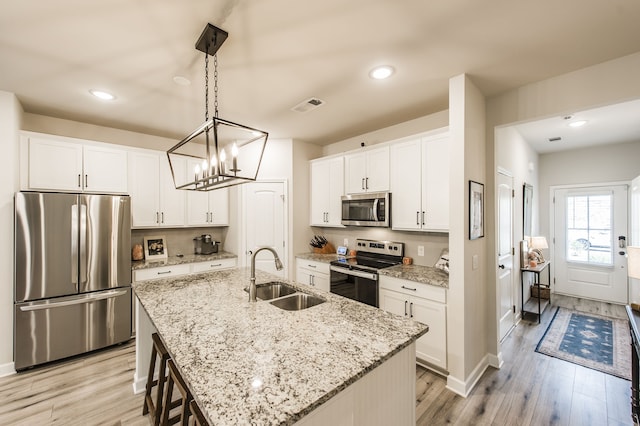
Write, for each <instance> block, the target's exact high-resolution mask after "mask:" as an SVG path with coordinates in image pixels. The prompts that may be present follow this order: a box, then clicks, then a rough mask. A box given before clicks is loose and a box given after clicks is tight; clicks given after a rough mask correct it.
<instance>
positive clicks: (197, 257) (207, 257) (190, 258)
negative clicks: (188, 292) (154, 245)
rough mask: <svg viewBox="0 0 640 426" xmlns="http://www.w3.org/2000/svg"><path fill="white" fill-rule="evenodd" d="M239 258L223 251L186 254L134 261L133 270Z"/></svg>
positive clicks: (132, 263)
mask: <svg viewBox="0 0 640 426" xmlns="http://www.w3.org/2000/svg"><path fill="white" fill-rule="evenodd" d="M236 257H237V256H236V255H235V254H233V253H228V252H226V251H221V252H218V253H213V254H185V255H183V256H182V257H178V256H169V257H167V258H166V259H161V260H160V259H157V260H156V259H153V260H132V261H131V269H132V270H134V271H135V270H137V269H148V268H158V267H160V266H173V265H182V264H184V263H197V262H209V261H211V260H220V259H234V258H236Z"/></svg>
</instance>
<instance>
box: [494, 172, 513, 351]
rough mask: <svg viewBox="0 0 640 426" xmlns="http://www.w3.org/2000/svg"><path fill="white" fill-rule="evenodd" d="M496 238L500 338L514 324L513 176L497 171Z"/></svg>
mask: <svg viewBox="0 0 640 426" xmlns="http://www.w3.org/2000/svg"><path fill="white" fill-rule="evenodd" d="M496 193H497V195H498V217H497V220H498V226H497V229H498V240H497V249H498V254H497V264H498V269H497V270H496V282H497V283H498V297H499V301H500V303H499V309H500V315H499V318H500V340H502V338H504V337H505V336H506V335H507V334H508V333H509V330H511V328H513V326H514V325H515V312H514V308H513V307H514V305H515V303H514V293H515V292H514V276H515V275H514V273H513V178H512V177H511V176H507V175H506V174H503V173H498V188H497V191H496Z"/></svg>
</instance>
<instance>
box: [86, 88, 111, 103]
mask: <svg viewBox="0 0 640 426" xmlns="http://www.w3.org/2000/svg"><path fill="white" fill-rule="evenodd" d="M89 93H91V94H92V95H93V96H95V97H96V98H98V99H102V100H103V101H112V100H114V99H115V98H116V97H115V96H114V95H112V94H111V93H109V92H105V91H104V90H94V89H91V90H89Z"/></svg>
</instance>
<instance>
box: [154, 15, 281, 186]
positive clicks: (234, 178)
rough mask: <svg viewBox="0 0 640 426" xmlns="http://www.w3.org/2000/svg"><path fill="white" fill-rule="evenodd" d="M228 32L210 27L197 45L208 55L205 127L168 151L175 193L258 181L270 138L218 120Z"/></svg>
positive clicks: (198, 129)
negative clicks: (222, 54) (211, 78)
mask: <svg viewBox="0 0 640 426" xmlns="http://www.w3.org/2000/svg"><path fill="white" fill-rule="evenodd" d="M227 37H228V34H227V32H226V31H224V30H221V29H220V28H217V27H215V26H213V25H211V24H207V26H206V27H205V29H204V31H203V32H202V34H201V35H200V38H199V39H198V41H197V43H196V49H198V50H200V51H201V52H204V54H205V116H204V123H203V124H201V125H200V126H199V127H198V128H197V129H196V130H194V131H193V132H192V133H191V134H190V135H189V136H187V137H186V138H184V139H183V140H181V141H180V142H179V143H178V144H177V145H175V146H174V147H172V148H170V149H169V150H168V151H167V157H168V159H169V166H170V168H171V174H172V175H173V182H174V184H175V187H176V189H186V190H191V191H211V190H214V189H219V188H226V187H228V186H233V185H239V184H242V183H247V182H252V181H255V180H256V178H257V177H258V170H259V169H260V163H261V161H262V155H263V153H264V148H265V146H266V144H267V139H268V137H269V134H268V133H267V132H265V131H262V130H258V129H254V128H251V127H247V126H244V125H242V124H237V123H233V122H231V121H228V120H223V119H221V118H220V117H219V116H218V56H217V51H218V49H219V48H220V46H222V43H224V41H225V40H226V39H227ZM209 56H213V61H214V107H215V110H214V116H213V118H211V119H210V118H209Z"/></svg>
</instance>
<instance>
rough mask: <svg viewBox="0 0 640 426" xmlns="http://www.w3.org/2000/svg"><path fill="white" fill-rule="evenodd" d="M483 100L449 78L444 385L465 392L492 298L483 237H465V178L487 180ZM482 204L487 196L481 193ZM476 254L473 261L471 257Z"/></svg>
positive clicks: (465, 83) (482, 360) (478, 359)
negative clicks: (487, 277)
mask: <svg viewBox="0 0 640 426" xmlns="http://www.w3.org/2000/svg"><path fill="white" fill-rule="evenodd" d="M484 105H485V100H484V96H483V95H482V93H481V92H480V91H479V90H478V88H477V87H476V86H475V85H474V84H473V82H472V81H471V79H469V77H467V76H466V75H464V74H462V75H459V76H456V77H453V78H452V79H450V80H449V131H450V134H451V145H450V152H451V157H452V158H451V173H450V181H451V182H450V185H451V189H450V191H451V195H452V197H451V202H450V211H451V214H450V221H451V222H450V223H451V229H450V233H449V250H450V257H451V264H450V272H449V291H448V293H447V349H448V357H447V360H448V367H449V368H448V369H449V376H448V378H447V387H448V388H450V389H452V390H454V391H455V392H457V393H459V394H462V395H467V394H468V393H469V392H470V391H471V389H472V387H473V386H474V385H475V383H476V381H477V380H478V379H479V377H480V375H481V374H482V372H483V371H484V369H485V368H486V366H487V365H488V364H487V362H486V353H487V348H486V344H485V342H486V341H487V338H486V335H487V333H491V332H495V330H489V329H488V327H487V310H488V309H491V307H490V305H491V304H494V305H495V302H494V301H492V300H491V298H488V297H487V283H486V274H485V271H486V269H485V263H486V262H487V259H486V248H485V247H486V244H487V243H486V241H487V240H488V239H489V238H490V237H489V236H490V235H491V233H490V228H488V226H487V225H488V223H489V221H487V220H486V217H485V223H484V226H485V237H484V238H479V239H476V240H469V229H468V223H469V201H468V199H469V183H468V182H469V180H474V181H476V182H480V183H486V172H485V164H486V161H485V127H484V126H485V107H484ZM486 193H487V188H486V186H485V209H486V206H487V204H488V203H489V200H488V199H487V198H486ZM474 257H477V267H474V266H473V263H474V262H473V259H474Z"/></svg>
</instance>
